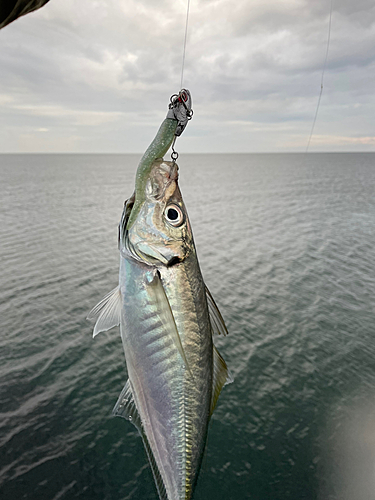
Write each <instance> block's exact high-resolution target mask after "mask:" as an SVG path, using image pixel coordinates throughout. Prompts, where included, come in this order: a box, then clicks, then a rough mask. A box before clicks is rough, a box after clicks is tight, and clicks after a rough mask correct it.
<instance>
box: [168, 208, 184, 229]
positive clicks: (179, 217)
mask: <svg viewBox="0 0 375 500" xmlns="http://www.w3.org/2000/svg"><path fill="white" fill-rule="evenodd" d="M164 215H165V218H166V219H167V222H169V224H171V225H172V226H174V227H178V226H181V224H182V223H183V222H184V214H183V213H182V210H181V208H180V207H179V206H178V205H168V207H167V208H166V209H165V212H164Z"/></svg>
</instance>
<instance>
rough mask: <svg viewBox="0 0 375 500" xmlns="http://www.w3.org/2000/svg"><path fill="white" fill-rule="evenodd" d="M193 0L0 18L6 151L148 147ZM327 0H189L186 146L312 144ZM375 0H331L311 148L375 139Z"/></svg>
mask: <svg viewBox="0 0 375 500" xmlns="http://www.w3.org/2000/svg"><path fill="white" fill-rule="evenodd" d="M186 12H187V0H158V1H157V2H156V1H155V0H50V1H49V3H48V4H46V6H45V7H43V8H42V9H40V10H38V11H35V12H33V13H31V14H28V15H26V16H24V17H22V18H20V19H18V20H17V21H15V22H13V23H11V24H10V25H8V26H6V27H5V28H3V29H2V30H0V68H1V70H0V108H1V113H0V130H1V133H0V153H8V152H9V153H13V152H14V153H18V152H21V153H22V152H76V153H85V152H87V153H141V152H143V151H144V150H145V149H146V148H147V146H148V145H149V143H150V142H151V140H152V139H153V137H154V135H155V133H156V131H157V129H158V127H159V125H160V123H161V122H162V120H163V119H164V117H165V115H166V112H167V107H168V103H169V98H170V96H171V95H172V94H175V93H176V92H178V90H179V89H180V84H181V69H182V59H183V44H184V36H185V22H186ZM329 17H330V1H329V0H313V1H312V0H236V1H233V0H190V15H189V22H188V36H187V44H186V57H185V66H184V77H183V87H185V88H188V89H189V90H190V91H191V94H192V98H193V109H194V117H193V119H192V121H191V122H190V123H189V124H188V126H187V128H186V130H185V132H184V133H183V135H182V136H181V137H180V138H179V139H178V141H177V150H178V151H179V152H186V153H205V152H206V153H222V152H224V153H225V152H228V153H247V152H249V153H251V152H288V151H292V152H303V151H305V150H306V146H307V143H308V139H309V135H310V131H311V127H312V123H313V119H314V115H315V111H316V106H317V102H318V97H319V93H320V88H321V79H322V69H323V65H324V60H325V56H326V51H327V39H328V26H329ZM374 82H375V2H374V1H373V0H356V1H355V2H354V1H353V0H333V9H332V23H331V39H330V46H329V53H328V60H327V65H326V71H325V75H324V87H323V94H322V98H321V103H320V108H319V113H318V117H317V121H316V125H315V129H314V135H313V137H312V139H311V143H310V147H309V151H310V152H318V151H374V150H375V92H374Z"/></svg>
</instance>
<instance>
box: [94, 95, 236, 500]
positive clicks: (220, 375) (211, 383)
mask: <svg viewBox="0 0 375 500" xmlns="http://www.w3.org/2000/svg"><path fill="white" fill-rule="evenodd" d="M184 90H185V92H187V94H182V98H181V94H180V95H179V99H180V101H183V100H184V99H185V98H186V99H185V100H186V101H188V100H189V99H191V96H190V93H188V91H186V89H184ZM175 100H176V99H175ZM190 102H191V101H190ZM171 109H172V111H171ZM186 111H188V107H187V106H186V102H182V103H181V102H177V103H176V102H175V101H173V103H172V108H170V109H169V111H168V115H167V118H166V119H165V120H164V122H163V123H162V125H161V127H160V129H159V131H158V133H157V135H156V137H155V139H154V141H153V142H152V143H151V145H150V147H149V148H148V149H147V151H146V153H145V154H144V156H143V158H142V160H141V162H140V164H139V166H138V169H137V174H136V182H135V191H134V194H133V195H132V196H131V197H130V198H129V199H128V200H127V201H126V202H125V205H124V210H123V214H122V218H121V222H120V224H119V250H120V270H119V285H118V286H117V287H116V288H115V289H114V290H112V291H111V292H110V293H109V294H107V295H106V296H105V297H104V299H103V300H102V301H100V302H99V304H98V305H97V306H95V307H94V309H93V310H92V311H91V313H90V314H89V318H91V319H96V324H95V326H94V332H93V335H94V336H96V335H97V334H98V333H100V332H102V331H107V330H109V329H111V328H112V327H114V326H117V325H120V332H121V338H122V343H123V348H124V353H125V359H126V365H127V371H128V377H129V378H128V380H127V382H126V384H125V386H124V388H123V390H122V392H121V394H120V396H119V398H118V401H117V403H116V405H115V407H114V409H113V415H115V416H119V417H123V418H125V419H128V420H129V421H131V422H132V423H133V424H134V425H135V427H136V428H137V429H138V431H139V433H140V435H141V437H142V439H143V443H144V446H145V449H146V453H147V456H148V459H149V462H150V465H151V469H152V473H153V476H154V480H155V485H156V488H157V492H158V494H159V498H160V499H161V500H189V499H191V498H192V495H193V492H194V489H195V486H196V482H197V478H198V474H199V471H200V467H201V463H202V457H203V454H204V450H205V445H206V438H207V431H208V425H209V421H210V418H211V415H212V413H213V411H214V409H215V406H216V404H217V400H218V397H219V394H220V392H221V389H222V388H223V386H224V385H225V384H227V383H229V382H231V381H232V377H231V374H230V373H229V370H228V368H227V365H226V363H225V361H224V359H223V357H222V356H221V355H220V353H219V351H218V350H217V349H216V347H215V346H214V343H213V336H214V335H215V334H223V335H226V334H227V333H228V332H227V328H226V326H225V323H224V320H223V317H222V315H221V313H220V311H219V309H218V307H217V305H216V303H215V301H214V299H213V297H212V295H211V293H210V292H209V290H208V288H207V286H206V285H205V282H204V280H203V277H202V273H201V270H200V266H199V262H198V258H197V253H196V248H195V244H194V239H193V233H192V229H191V224H190V221H189V217H188V213H187V210H186V206H185V204H184V201H183V199H182V195H181V191H180V188H179V184H178V178H179V176H178V166H177V163H176V162H175V161H165V160H164V159H163V155H164V154H165V152H166V151H167V150H168V149H169V147H170V145H171V143H172V141H173V140H174V137H175V135H176V132H177V133H179V132H180V133H181V131H182V130H183V126H184V120H185V121H186V120H187V118H188V117H187V116H186V115H187V113H186ZM179 113H180V114H179ZM181 113H182V117H181ZM185 126H186V123H185ZM181 129H182V130H181Z"/></svg>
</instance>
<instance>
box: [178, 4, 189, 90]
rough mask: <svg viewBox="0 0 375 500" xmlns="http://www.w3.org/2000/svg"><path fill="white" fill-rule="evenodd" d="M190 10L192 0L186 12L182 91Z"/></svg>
mask: <svg viewBox="0 0 375 500" xmlns="http://www.w3.org/2000/svg"><path fill="white" fill-rule="evenodd" d="M189 10H190V0H188V4H187V11H186V24H185V40H184V50H183V53H182V68H181V85H180V89H182V82H183V80H184V67H185V55H186V40H187V33H188V22H189Z"/></svg>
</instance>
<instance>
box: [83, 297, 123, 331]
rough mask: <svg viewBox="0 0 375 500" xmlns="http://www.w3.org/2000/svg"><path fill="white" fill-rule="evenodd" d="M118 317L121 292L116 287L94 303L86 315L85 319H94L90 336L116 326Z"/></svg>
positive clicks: (118, 320)
mask: <svg viewBox="0 0 375 500" xmlns="http://www.w3.org/2000/svg"><path fill="white" fill-rule="evenodd" d="M120 317H121V292H120V287H116V288H115V289H114V290H112V291H111V292H109V293H108V294H107V295H106V296H105V297H104V298H103V299H102V300H101V301H100V302H99V303H98V304H96V306H95V307H94V308H93V309H92V310H91V311H90V313H89V315H88V316H87V319H96V323H95V326H94V331H93V334H92V336H93V337H95V336H96V335H98V333H100V332H106V331H107V330H110V329H111V328H113V327H114V326H118V325H119V324H120Z"/></svg>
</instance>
